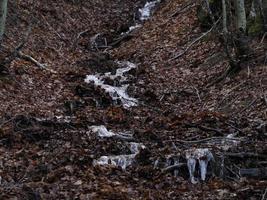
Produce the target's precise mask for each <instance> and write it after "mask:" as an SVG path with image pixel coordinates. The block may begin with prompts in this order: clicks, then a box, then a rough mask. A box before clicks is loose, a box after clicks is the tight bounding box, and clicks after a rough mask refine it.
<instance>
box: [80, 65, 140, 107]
mask: <svg viewBox="0 0 267 200" xmlns="http://www.w3.org/2000/svg"><path fill="white" fill-rule="evenodd" d="M119 64H120V65H121V66H123V67H122V68H119V69H117V70H116V74H115V75H112V74H111V73H110V72H107V73H105V74H104V75H100V74H96V75H87V76H86V79H85V82H87V83H90V82H93V83H94V85H96V86H100V87H101V88H102V89H104V90H105V91H106V92H107V93H108V94H109V95H110V96H111V98H112V99H113V101H115V102H117V101H118V100H120V101H121V102H122V105H123V107H124V108H130V107H132V106H137V104H138V100H137V99H135V98H132V97H129V95H128V94H127V92H126V91H127V88H128V84H125V85H122V86H120V87H116V86H111V85H108V84H104V79H105V78H110V79H112V80H114V79H116V78H118V77H120V81H121V82H123V81H126V80H127V77H125V76H124V74H125V73H126V72H128V71H130V70H131V69H133V68H136V65H135V64H133V63H131V62H128V61H127V62H119Z"/></svg>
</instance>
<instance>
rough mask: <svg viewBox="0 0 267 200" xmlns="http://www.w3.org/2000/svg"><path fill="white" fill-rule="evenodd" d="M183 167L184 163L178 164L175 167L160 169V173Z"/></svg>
mask: <svg viewBox="0 0 267 200" xmlns="http://www.w3.org/2000/svg"><path fill="white" fill-rule="evenodd" d="M185 165H186V163H179V164H176V165H171V166H168V167H166V168H164V169H162V170H161V171H162V172H169V171H172V170H175V169H178V168H180V167H182V166H185Z"/></svg>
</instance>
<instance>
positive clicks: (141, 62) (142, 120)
mask: <svg viewBox="0 0 267 200" xmlns="http://www.w3.org/2000/svg"><path fill="white" fill-rule="evenodd" d="M144 5H145V1H127V0H122V1H121V0H120V1H119V0H116V1H106V0H97V1H93V2H91V1H90V2H87V1H86V2H85V1H66V0H65V1H63V0H61V1H37V2H32V1H19V2H18V3H15V1H11V4H10V12H9V21H8V24H7V33H6V38H5V42H4V45H5V46H4V50H5V51H4V52H7V51H12V50H13V49H14V47H15V46H17V45H18V44H19V43H20V42H21V41H22V40H23V37H24V36H23V35H25V34H26V32H27V29H28V26H29V24H31V23H32V30H31V32H30V35H29V38H28V40H27V43H26V44H25V47H24V48H23V49H22V51H23V52H24V53H26V54H29V55H31V56H32V57H33V58H35V59H36V60H38V61H39V62H41V63H44V64H47V69H49V70H45V69H44V70H42V69H39V68H38V67H37V66H35V65H34V64H33V63H31V62H27V61H25V60H23V59H19V58H17V59H15V60H14V61H13V62H12V63H11V65H10V66H6V67H7V69H8V71H9V72H8V73H7V75H6V74H1V80H0V91H1V93H0V108H1V110H2V112H1V115H0V116H1V122H0V142H1V148H0V151H1V154H0V184H1V187H0V199H81V200H82V199H249V198H250V199H255V198H261V197H262V196H263V193H264V191H265V189H266V186H267V182H266V177H264V173H262V177H259V176H256V177H254V178H246V177H240V174H239V172H240V170H239V169H251V168H254V169H255V168H257V169H261V170H262V169H265V168H266V150H267V149H266V126H267V125H266V117H267V113H266V106H267V105H266V103H267V102H266V97H265V93H266V89H267V88H266V87H267V79H266V78H267V77H266V65H265V64H264V63H262V61H260V60H257V57H256V58H255V59H254V60H253V61H251V62H250V63H248V64H247V65H246V69H243V70H242V71H241V72H240V73H239V74H237V75H236V76H233V77H229V78H227V79H225V80H223V81H221V82H219V83H215V84H213V85H210V83H212V82H213V81H214V80H216V79H217V77H218V76H219V75H221V74H222V73H223V72H224V71H225V70H226V68H227V63H228V62H227V59H226V58H225V55H224V53H223V49H222V47H221V45H220V43H219V41H217V39H216V37H215V34H213V33H211V34H207V36H206V37H203V38H202V39H201V40H199V41H198V42H195V43H192V42H194V41H195V40H196V39H197V38H198V37H199V36H200V35H201V34H202V33H204V32H205V31H202V30H201V29H200V28H199V23H198V20H197V18H196V12H197V6H198V2H195V1H192V2H187V1H183V0H173V1H162V2H161V3H159V4H158V5H157V6H156V10H155V12H154V13H153V16H152V17H151V18H150V19H148V20H145V21H143V22H138V24H139V23H140V24H139V25H140V26H138V28H136V29H134V30H133V31H132V32H130V34H129V35H127V37H126V38H123V35H121V33H125V32H127V30H128V27H130V26H132V25H135V23H136V22H135V21H134V19H138V16H136V17H134V16H135V15H136V14H137V15H138V8H140V7H142V6H144ZM100 33H101V34H100ZM97 34H100V37H99V40H100V41H96V40H95V42H99V44H101V45H102V44H103V43H102V42H103V39H106V40H107V44H112V43H113V42H116V41H120V40H121V39H122V40H121V41H120V43H118V44H117V45H115V46H114V47H113V48H110V47H107V48H103V49H97V48H95V46H92V38H94V36H96V35H97ZM128 36H129V37H128ZM252 45H253V46H258V48H257V54H256V55H264V53H266V47H265V46H266V41H264V42H263V43H260V42H259V41H257V39H254V40H253V41H252ZM96 47H97V45H96ZM185 50H186V52H185ZM264 51H265V52H264ZM179 54H180V56H179V57H178V58H176V59H173V58H174V57H176V56H177V55H179ZM3 55H4V54H3ZM5 55H6V54H5ZM3 57H4V56H3ZM118 63H119V64H118ZM125 63H127V64H128V65H129V66H134V67H130V68H129V66H128V65H127V64H125ZM127 66H128V67H127ZM135 66H137V67H135ZM51 70H53V71H51ZM87 75H90V76H89V78H88V76H87ZM86 76H87V82H85V79H86ZM90 80H91V81H90ZM126 85H127V90H126V92H127V94H128V95H129V98H128V99H130V100H132V99H134V104H131V105H133V106H123V105H124V104H123V101H120V100H116V101H114V99H119V98H118V96H117V95H116V94H114V93H115V92H110V91H113V89H114V88H115V89H121V88H124V87H125V86H126ZM123 92H125V91H124V90H123ZM135 99H137V100H138V101H135ZM137 102H138V104H137V105H136V103H137ZM195 150H196V151H195ZM195 152H197V153H198V154H201V155H200V156H198V155H195ZM201 152H208V153H207V154H206V153H204V154H205V155H202V153H201ZM210 154H212V156H210ZM194 156H195V158H196V159H195V158H191V157H194ZM211 157H214V159H215V161H214V162H211ZM194 160H197V163H198V164H197V165H196V169H197V170H196V172H195V174H194V176H195V177H198V178H199V179H200V174H199V170H198V169H199V165H200V163H202V164H203V162H204V161H206V160H208V168H207V170H208V171H207V174H206V175H207V177H205V180H204V181H201V180H200V181H199V182H198V183H197V184H192V182H194V181H195V180H193V179H194V178H193V179H192V177H191V178H190V173H189V172H188V167H187V165H188V163H189V164H190V163H191V164H192V162H194ZM188 161H190V162H188ZM200 161H203V162H200ZM102 164H103V165H102ZM175 164H177V165H178V167H176V168H172V167H173V165H175ZM211 164H212V165H213V166H211ZM116 165H117V166H116ZM204 165H205V162H204ZM118 166H119V167H118ZM126 166H127V167H126ZM190 166H191V168H192V165H190ZM169 167H170V168H169ZM124 168H126V169H124ZM189 168H190V167H189ZM212 169H213V170H212ZM192 180H193V181H192ZM196 180H197V179H196Z"/></svg>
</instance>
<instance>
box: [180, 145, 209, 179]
mask: <svg viewBox="0 0 267 200" xmlns="http://www.w3.org/2000/svg"><path fill="white" fill-rule="evenodd" d="M185 155H186V159H187V167H188V171H189V175H190V180H191V183H193V184H195V183H197V179H196V178H195V176H194V173H195V169H196V163H197V162H198V164H199V170H200V177H201V180H202V181H205V179H206V175H207V167H208V163H209V162H210V161H212V160H213V159H214V158H213V155H212V153H211V152H210V150H209V149H189V150H187V151H186V154H185Z"/></svg>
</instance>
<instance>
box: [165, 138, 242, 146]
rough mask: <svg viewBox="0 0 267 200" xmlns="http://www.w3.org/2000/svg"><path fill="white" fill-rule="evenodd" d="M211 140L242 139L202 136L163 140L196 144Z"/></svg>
mask: <svg viewBox="0 0 267 200" xmlns="http://www.w3.org/2000/svg"><path fill="white" fill-rule="evenodd" d="M211 140H215V141H216V140H217V141H218V140H219V141H221V140H229V141H242V139H240V138H226V137H210V138H204V139H200V140H179V139H176V140H165V142H180V143H188V144H196V143H203V142H208V141H211Z"/></svg>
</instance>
